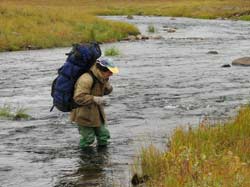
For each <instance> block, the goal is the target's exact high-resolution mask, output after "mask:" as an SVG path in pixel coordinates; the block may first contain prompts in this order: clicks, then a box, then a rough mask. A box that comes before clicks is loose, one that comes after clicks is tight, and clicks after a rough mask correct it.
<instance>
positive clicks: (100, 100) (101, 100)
mask: <svg viewBox="0 0 250 187" xmlns="http://www.w3.org/2000/svg"><path fill="white" fill-rule="evenodd" d="M93 100H94V102H95V103H96V104H98V105H104V104H106V102H105V99H104V98H103V97H99V96H94V97H93Z"/></svg>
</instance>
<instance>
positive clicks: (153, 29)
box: [148, 25, 156, 33]
mask: <svg viewBox="0 0 250 187" xmlns="http://www.w3.org/2000/svg"><path fill="white" fill-rule="evenodd" d="M148 32H150V33H155V32H156V28H155V27H154V26H153V25H149V26H148Z"/></svg>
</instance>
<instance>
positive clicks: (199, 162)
mask: <svg viewBox="0 0 250 187" xmlns="http://www.w3.org/2000/svg"><path fill="white" fill-rule="evenodd" d="M249 124H250V106H249V105H248V106H246V107H244V108H241V109H240V111H239V112H238V115H237V116H236V117H235V118H234V119H233V120H230V121H228V122H224V123H218V124H211V122H209V121H207V120H206V119H204V120H203V121H202V122H201V123H200V124H199V127H198V128H196V129H192V128H191V127H190V128H189V129H188V130H184V129H183V128H177V129H176V130H175V131H174V133H173V135H172V136H171V138H170V139H169V144H168V148H167V151H166V152H160V151H159V150H157V149H156V148H155V147H154V146H151V147H149V148H145V149H143V151H142V153H141V170H142V173H141V174H140V175H138V174H137V175H136V176H135V177H134V178H133V182H134V183H136V182H137V183H140V182H147V184H148V186H168V187H183V186H210V187H215V186H221V187H236V186H249V185H250V148H249V143H250V125H249ZM139 170H140V169H138V168H137V169H136V171H137V172H138V171H139ZM147 180H148V181H147Z"/></svg>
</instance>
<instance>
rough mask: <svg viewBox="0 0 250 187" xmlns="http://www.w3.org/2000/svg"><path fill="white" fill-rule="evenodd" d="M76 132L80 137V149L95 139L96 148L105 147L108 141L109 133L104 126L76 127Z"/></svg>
mask: <svg viewBox="0 0 250 187" xmlns="http://www.w3.org/2000/svg"><path fill="white" fill-rule="evenodd" d="M78 130H79V133H80V135H81V139H80V148H81V149H84V148H86V147H88V146H90V145H91V144H92V143H94V141H95V137H96V139H97V144H98V146H106V145H107V144H108V139H109V138H110V133H109V131H108V129H107V128H105V125H104V124H103V125H101V126H100V127H84V126H81V125H78Z"/></svg>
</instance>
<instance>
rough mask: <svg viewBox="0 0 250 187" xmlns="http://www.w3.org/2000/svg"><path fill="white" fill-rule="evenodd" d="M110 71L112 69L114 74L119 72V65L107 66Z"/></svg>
mask: <svg viewBox="0 0 250 187" xmlns="http://www.w3.org/2000/svg"><path fill="white" fill-rule="evenodd" d="M107 68H108V69H109V71H111V72H112V73H113V74H117V73H119V69H118V68H117V67H107Z"/></svg>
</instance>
